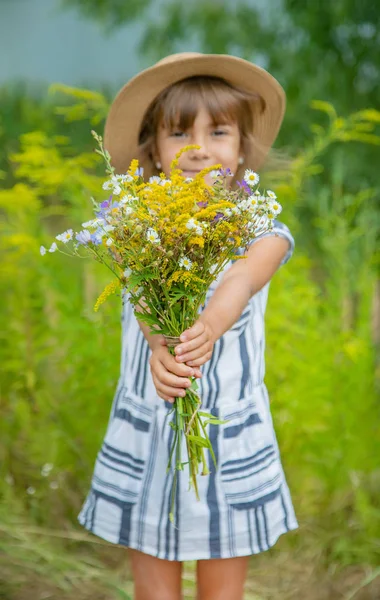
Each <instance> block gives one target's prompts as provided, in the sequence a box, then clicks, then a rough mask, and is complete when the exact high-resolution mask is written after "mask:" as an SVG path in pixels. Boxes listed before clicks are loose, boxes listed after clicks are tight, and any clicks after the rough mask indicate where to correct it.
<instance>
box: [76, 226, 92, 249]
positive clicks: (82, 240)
mask: <svg viewBox="0 0 380 600" xmlns="http://www.w3.org/2000/svg"><path fill="white" fill-rule="evenodd" d="M75 239H76V240H77V241H78V242H79V244H83V246H85V245H86V244H88V242H91V234H90V232H89V231H87V229H84V230H83V231H80V232H79V233H77V234H76V236H75Z"/></svg>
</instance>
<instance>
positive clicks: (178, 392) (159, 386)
mask: <svg viewBox="0 0 380 600" xmlns="http://www.w3.org/2000/svg"><path fill="white" fill-rule="evenodd" d="M152 375H153V383H154V386H155V388H156V391H157V394H158V395H159V396H160V397H161V398H163V399H164V400H169V402H170V398H177V397H182V398H183V397H184V396H185V394H186V391H185V390H184V389H183V388H176V387H171V386H170V385H165V384H163V383H162V381H161V380H160V378H159V377H157V375H155V374H152Z"/></svg>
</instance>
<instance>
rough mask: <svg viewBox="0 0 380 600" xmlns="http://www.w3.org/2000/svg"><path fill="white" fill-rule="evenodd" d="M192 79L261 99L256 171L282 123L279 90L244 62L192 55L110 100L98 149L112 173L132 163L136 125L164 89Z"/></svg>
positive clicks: (139, 78)
mask: <svg viewBox="0 0 380 600" xmlns="http://www.w3.org/2000/svg"><path fill="white" fill-rule="evenodd" d="M197 75H209V76H212V77H220V78H222V79H224V80H226V81H227V82H228V83H230V84H231V85H233V86H235V87H237V88H239V89H242V90H246V91H247V92H251V93H254V94H258V95H259V96H261V98H262V99H263V101H264V102H263V110H262V112H261V113H260V115H258V116H257V115H256V117H255V119H254V123H253V131H252V132H251V133H252V135H253V137H254V139H255V141H256V142H257V147H258V148H259V152H258V155H257V156H256V160H255V165H254V166H255V168H256V169H259V168H260V166H261V165H262V163H263V162H264V160H265V156H266V154H267V153H268V152H269V150H270V148H271V146H272V145H273V143H274V141H275V139H276V137H277V134H278V131H279V129H280V126H281V123H282V120H283V117H284V112H285V104H286V100H285V92H284V90H283V88H282V87H281V85H280V84H279V83H278V81H277V80H276V79H275V78H274V77H272V75H270V74H269V73H268V72H267V71H265V70H264V69H262V68H261V67H258V66H257V65H254V64H252V63H250V62H248V61H246V60H244V59H241V58H237V57H234V56H228V55H224V54H219V55H216V54H199V55H198V54H193V55H189V56H186V55H185V56H183V55H179V58H178V59H176V60H171V61H168V62H165V61H163V62H161V63H158V64H156V65H154V66H153V67H150V68H148V69H146V70H145V71H142V72H141V73H139V74H138V75H136V76H135V77H133V78H132V79H131V80H130V81H129V82H128V83H127V84H126V85H124V87H123V88H122V89H121V90H120V91H119V93H118V94H117V96H116V97H115V100H114V101H113V103H112V105H111V108H110V110H109V113H108V117H107V120H106V125H105V132H104V146H105V148H106V149H107V150H108V152H109V153H110V155H111V162H112V165H113V166H114V167H115V169H116V171H117V172H118V173H123V172H125V171H126V170H127V168H128V167H129V164H130V162H131V160H132V159H133V158H137V154H138V145H139V134H140V129H141V125H142V120H143V118H144V116H145V114H146V111H147V110H148V108H149V106H150V105H151V104H152V102H153V100H154V99H155V98H156V97H157V96H158V95H159V94H160V93H161V92H162V91H163V90H164V89H165V88H167V87H169V86H171V85H173V84H174V83H177V82H178V81H181V80H182V79H186V78H188V77H194V76H197ZM249 166H250V165H249Z"/></svg>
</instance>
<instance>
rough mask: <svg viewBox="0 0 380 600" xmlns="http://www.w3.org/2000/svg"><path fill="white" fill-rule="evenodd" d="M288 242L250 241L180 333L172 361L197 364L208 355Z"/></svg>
mask: <svg viewBox="0 0 380 600" xmlns="http://www.w3.org/2000/svg"><path fill="white" fill-rule="evenodd" d="M288 248H289V242H288V241H287V240H286V239H284V238H283V237H276V236H271V237H266V238H263V239H262V240H259V241H257V242H255V243H254V244H252V246H251V247H250V248H249V250H248V252H247V255H246V256H247V257H246V258H244V259H241V260H238V261H237V262H236V263H235V264H234V265H232V267H231V268H230V269H229V270H228V271H227V273H226V274H225V275H224V277H223V279H222V281H221V283H220V285H219V286H218V287H217V288H216V290H215V292H214V294H213V296H212V298H211V299H210V302H209V303H208V304H207V306H206V308H205V310H204V311H203V313H202V314H201V315H200V317H199V319H198V321H197V322H196V323H195V324H194V325H193V327H191V328H190V329H188V330H187V331H185V332H184V333H183V334H182V335H181V341H183V342H185V343H182V344H180V345H179V346H177V348H176V353H177V356H176V360H177V361H178V362H185V363H186V364H187V365H191V366H200V365H202V364H204V363H205V362H207V360H209V359H210V358H211V355H212V350H213V346H214V344H215V342H216V341H217V340H218V339H219V338H220V337H221V336H222V335H223V334H224V333H225V332H226V331H228V330H229V329H230V328H231V327H232V325H234V323H236V321H237V320H238V318H239V317H240V315H241V313H242V312H243V310H244V308H245V307H246V306H247V304H248V302H249V300H250V298H251V297H252V296H253V295H254V294H256V293H257V292H258V291H259V290H261V289H262V288H263V287H264V285H265V284H266V283H268V281H270V280H271V278H272V277H273V275H274V273H275V272H276V271H277V269H278V268H279V266H280V264H281V262H282V260H283V258H284V256H285V254H286V252H287V250H288Z"/></svg>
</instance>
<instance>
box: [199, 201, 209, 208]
mask: <svg viewBox="0 0 380 600" xmlns="http://www.w3.org/2000/svg"><path fill="white" fill-rule="evenodd" d="M207 205H208V202H197V206H199V208H207Z"/></svg>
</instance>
